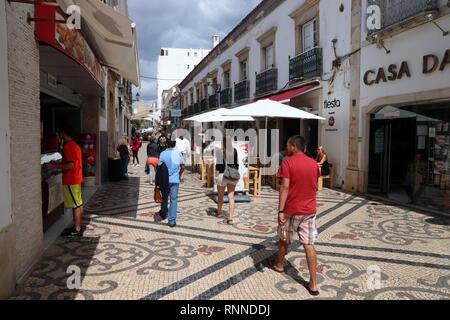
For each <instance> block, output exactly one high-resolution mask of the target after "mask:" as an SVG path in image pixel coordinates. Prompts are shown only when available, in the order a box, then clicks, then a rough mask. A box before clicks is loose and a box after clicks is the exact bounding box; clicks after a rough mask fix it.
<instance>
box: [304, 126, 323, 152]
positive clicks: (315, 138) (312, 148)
mask: <svg viewBox="0 0 450 320" xmlns="http://www.w3.org/2000/svg"><path fill="white" fill-rule="evenodd" d="M304 135H305V141H306V153H307V154H308V155H309V156H310V157H312V158H314V159H316V158H317V148H318V147H319V121H318V120H305V133H304ZM324 147H325V150H326V149H327V146H324Z"/></svg>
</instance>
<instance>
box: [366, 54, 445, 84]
mask: <svg viewBox="0 0 450 320" xmlns="http://www.w3.org/2000/svg"><path fill="white" fill-rule="evenodd" d="M448 65H450V49H448V50H447V51H446V52H445V53H444V56H443V57H442V59H440V58H439V57H438V56H437V55H434V54H429V55H426V56H424V57H423V63H422V73H423V74H431V73H433V72H436V71H437V70H438V69H439V71H444V70H445V69H446V67H447V66H448ZM403 78H411V71H410V68H409V65H408V62H406V61H403V62H402V63H401V64H400V66H398V65H396V64H391V65H389V66H388V67H387V68H385V67H380V68H378V70H374V69H371V70H367V71H366V72H365V73H364V79H363V80H364V84H365V85H366V86H372V85H374V84H379V83H380V82H384V83H387V82H388V81H391V82H392V81H396V80H401V79H403Z"/></svg>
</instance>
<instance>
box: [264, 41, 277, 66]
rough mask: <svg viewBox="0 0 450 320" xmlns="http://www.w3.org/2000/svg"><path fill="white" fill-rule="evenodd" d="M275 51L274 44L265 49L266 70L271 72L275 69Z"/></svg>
mask: <svg viewBox="0 0 450 320" xmlns="http://www.w3.org/2000/svg"><path fill="white" fill-rule="evenodd" d="M273 50H274V47H273V43H271V44H269V45H268V46H266V47H264V49H263V53H264V69H265V70H269V69H272V68H273V67H274V60H273Z"/></svg>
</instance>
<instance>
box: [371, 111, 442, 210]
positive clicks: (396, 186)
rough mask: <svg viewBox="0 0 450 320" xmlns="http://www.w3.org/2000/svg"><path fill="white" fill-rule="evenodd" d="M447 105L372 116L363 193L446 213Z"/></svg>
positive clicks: (382, 112)
mask: <svg viewBox="0 0 450 320" xmlns="http://www.w3.org/2000/svg"><path fill="white" fill-rule="evenodd" d="M449 145H450V102H440V103H431V104H426V105H413V106H397V107H394V106H386V107H384V108H382V109H381V110H380V111H378V112H377V113H375V114H373V115H372V120H371V138H370V154H369V156H370V160H369V162H370V164H369V186H368V189H369V193H374V194H381V195H383V196H386V197H388V198H389V199H392V200H395V201H399V202H402V203H407V204H415V205H419V206H423V207H427V208H430V209H435V210H440V211H445V212H450V154H449Z"/></svg>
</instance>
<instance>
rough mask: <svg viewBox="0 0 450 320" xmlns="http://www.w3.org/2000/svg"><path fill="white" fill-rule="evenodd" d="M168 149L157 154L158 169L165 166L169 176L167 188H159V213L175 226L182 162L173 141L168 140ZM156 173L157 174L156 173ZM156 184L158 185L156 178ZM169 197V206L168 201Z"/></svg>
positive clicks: (163, 218) (182, 169)
mask: <svg viewBox="0 0 450 320" xmlns="http://www.w3.org/2000/svg"><path fill="white" fill-rule="evenodd" d="M168 147H169V148H168V149H167V150H166V151H164V152H162V153H161V154H160V156H159V163H158V170H160V169H161V168H159V167H161V166H166V167H167V170H168V176H169V188H168V190H163V189H161V193H162V203H161V211H160V212H159V215H160V217H161V219H162V220H165V219H166V217H167V218H168V220H169V221H168V224H169V226H170V227H172V228H173V227H175V226H176V221H177V206H178V190H179V186H180V177H181V175H182V174H183V171H184V162H183V157H182V155H181V152H180V151H178V150H176V149H175V141H168ZM157 175H158V174H157ZM157 184H158V185H159V184H160V182H158V178H157ZM169 198H170V207H168V201H169Z"/></svg>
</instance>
